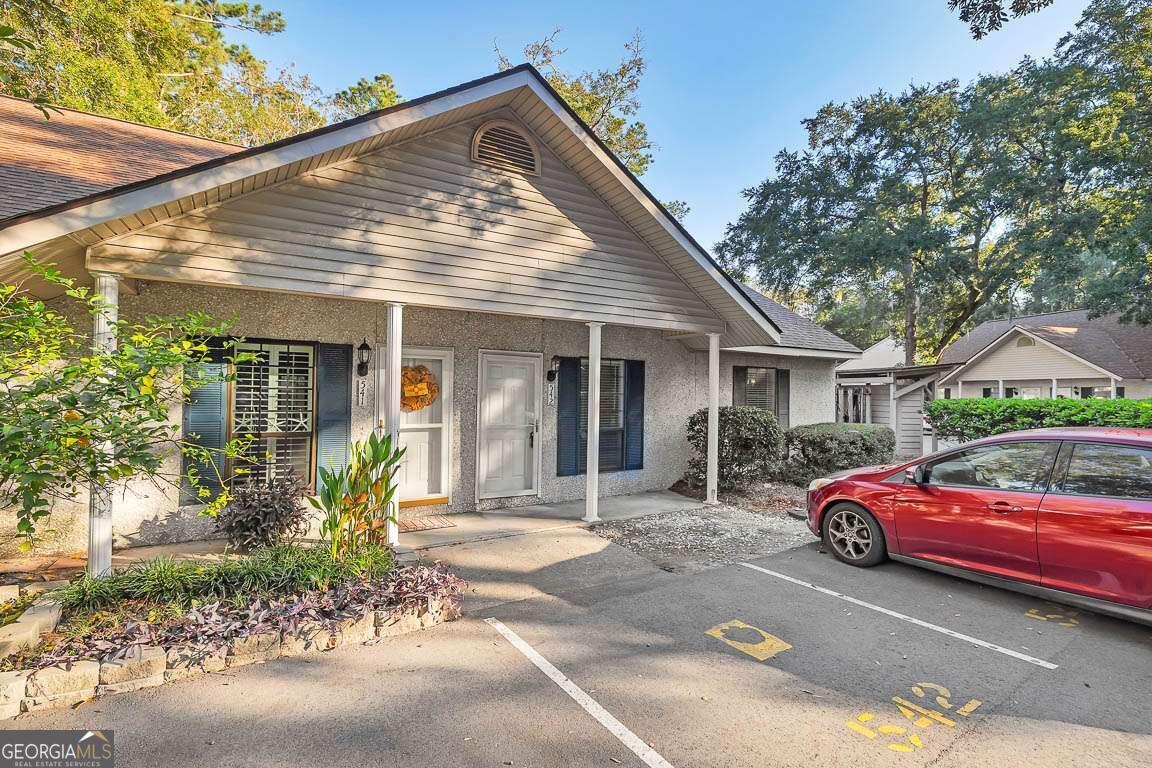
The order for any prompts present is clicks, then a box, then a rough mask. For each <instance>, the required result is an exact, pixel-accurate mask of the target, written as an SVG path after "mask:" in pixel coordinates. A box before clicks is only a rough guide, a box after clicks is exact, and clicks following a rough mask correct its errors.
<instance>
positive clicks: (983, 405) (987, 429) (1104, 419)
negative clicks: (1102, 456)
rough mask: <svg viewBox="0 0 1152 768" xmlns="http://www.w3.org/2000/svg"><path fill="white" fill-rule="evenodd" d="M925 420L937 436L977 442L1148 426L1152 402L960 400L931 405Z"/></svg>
mask: <svg viewBox="0 0 1152 768" xmlns="http://www.w3.org/2000/svg"><path fill="white" fill-rule="evenodd" d="M928 421H929V423H931V425H932V428H933V429H934V430H936V434H937V436H939V437H944V438H951V439H955V440H960V441H966V440H976V439H978V438H981V437H988V436H989V435H999V434H1003V433H1004V432H1016V431H1018V430H1021V429H1039V428H1041V427H1144V428H1148V427H1152V400H1080V399H1062V398H1056V399H1054V400H1052V399H1044V400H1024V399H1021V398H1015V397H1009V398H1003V399H1001V398H990V397H978V398H964V399H960V400H933V401H932V402H931V403H929V404H928Z"/></svg>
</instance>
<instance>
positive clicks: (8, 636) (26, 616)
mask: <svg viewBox="0 0 1152 768" xmlns="http://www.w3.org/2000/svg"><path fill="white" fill-rule="evenodd" d="M67 583H68V582H67V581H46V582H43V583H35V584H28V585H26V586H25V587H24V588H23V589H21V588H20V587H17V586H16V585H15V584H8V585H5V586H4V587H0V601H2V602H7V601H8V600H15V599H17V598H19V597H20V596H21V595H28V594H32V595H42V594H43V593H45V592H51V591H52V590H53V589H56V588H57V587H62V586H64V585H66V584H67ZM59 623H60V603H58V602H57V601H56V600H54V599H52V597H51V595H43V596H42V597H40V598H39V599H37V600H35V601H34V602H33V603H32V604H31V605H29V606H28V607H27V608H25V609H24V613H22V614H20V617H19V618H18V619H16V621H13V622H12V623H10V624H6V625H4V626H3V627H0V658H4V657H5V656H10V655H11V654H13V653H18V652H20V651H22V650H24V649H25V648H35V647H36V644H37V643H39V642H40V637H41V636H42V635H46V634H48V633H49V632H51V631H52V630H54V629H56V625H57V624H59ZM0 709H2V705H0Z"/></svg>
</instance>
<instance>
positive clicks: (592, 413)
mask: <svg viewBox="0 0 1152 768" xmlns="http://www.w3.org/2000/svg"><path fill="white" fill-rule="evenodd" d="M587 325H588V445H587V450H586V451H585V453H586V454H587V458H588V463H587V464H585V465H584V522H586V523H595V522H596V521H597V520H599V519H600V329H601V328H603V327H604V323H587Z"/></svg>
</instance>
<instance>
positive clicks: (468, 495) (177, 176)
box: [0, 66, 858, 551]
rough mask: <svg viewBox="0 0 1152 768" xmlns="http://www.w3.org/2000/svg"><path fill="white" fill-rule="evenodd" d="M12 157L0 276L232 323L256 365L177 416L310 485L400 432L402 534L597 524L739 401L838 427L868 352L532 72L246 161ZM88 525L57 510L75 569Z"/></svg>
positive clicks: (185, 527) (35, 152)
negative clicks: (755, 268) (487, 522)
mask: <svg viewBox="0 0 1152 768" xmlns="http://www.w3.org/2000/svg"><path fill="white" fill-rule="evenodd" d="M0 146H3V147H4V148H5V160H4V163H3V165H0V197H3V198H4V199H3V202H2V203H0V205H2V206H3V208H2V210H3V211H4V215H6V216H7V217H8V218H6V219H4V220H3V221H0V277H8V278H11V277H13V276H15V275H17V274H19V267H20V262H19V255H20V253H21V252H22V251H24V250H30V251H32V252H34V253H35V254H37V255H39V256H41V257H43V258H46V259H50V260H52V261H54V262H56V263H58V265H59V266H60V267H61V269H62V270H63V271H64V272H65V273H67V274H69V275H72V276H75V277H77V278H78V279H80V280H81V281H83V282H85V283H88V284H91V285H94V287H95V290H96V292H97V293H99V294H100V295H102V296H103V297H104V299H105V301H106V302H107V303H108V304H109V307H110V309H109V311H110V312H118V313H119V316H120V317H121V318H125V319H131V318H138V317H142V316H145V315H149V314H172V313H181V312H185V311H191V310H198V311H203V312H206V313H207V314H208V315H210V316H211V317H213V318H216V319H220V320H229V321H231V322H232V324H233V328H234V332H235V333H236V334H238V335H242V336H244V337H245V338H246V339H247V344H246V346H247V348H248V349H250V350H252V351H254V352H256V353H258V356H259V358H260V360H259V363H258V364H245V365H241V366H237V367H238V370H237V371H236V372H235V373H236V377H235V381H234V382H232V383H231V384H228V385H224V384H220V385H215V386H211V387H204V388H201V389H200V390H198V391H196V392H194V393H193V398H192V402H191V403H190V404H188V405H187V406H185V407H183V408H179V407H178V408H177V409H175V412H174V413H173V414H172V418H173V419H174V421H175V422H177V423H182V424H183V428H184V431H185V434H186V435H190V436H191V435H194V436H196V439H197V440H198V441H199V442H201V443H202V444H204V445H206V446H209V447H211V446H215V445H220V444H222V443H223V442H224V441H226V440H227V439H228V438H229V437H230V436H232V435H236V434H254V435H255V436H256V438H257V441H256V446H257V448H256V450H254V451H253V454H252V457H251V458H252V459H253V460H254V461H255V462H256V464H255V468H254V472H253V477H255V478H257V479H259V478H267V477H274V476H279V475H282V474H283V473H285V472H287V471H289V470H293V471H295V472H296V473H297V474H299V475H300V476H301V477H303V478H305V479H307V480H308V481H310V482H315V478H316V468H317V466H326V465H337V464H340V463H342V462H344V461H346V458H347V454H348V446H349V443H350V441H351V440H356V439H360V438H363V437H364V436H366V435H367V434H369V433H370V432H371V431H373V430H384V431H387V432H389V433H392V434H395V435H396V436H397V437H398V439H399V440H400V442H401V443H402V444H403V445H404V446H405V447H406V448H407V457H406V460H405V463H404V467H403V471H402V475H401V498H402V507H403V508H404V509H403V515H405V516H408V515H416V514H423V513H426V512H442V511H450V512H458V511H468V510H477V509H492V508H498V507H507V506H512V505H520V504H533V503H541V502H559V501H567V500H578V499H584V500H585V510H586V514H587V515H588V516H590V517H594V516H595V514H596V505H597V499H598V498H599V497H600V496H601V495H611V494H623V493H631V492H639V491H646V490H652V489H663V488H667V487H668V486H669V485H671V484H672V483H674V482H675V481H676V480H677V479H679V477H680V476H681V475H682V473H683V471H684V469H685V465H686V461H687V459H688V457H689V454H690V449H689V446H688V444H687V441H686V439H685V427H686V422H687V419H688V417H689V415H690V414H691V413H692V412H694V411H696V410H698V409H700V408H704V407H710V408H718V407H719V405H721V404H723V403H725V402H729V394H728V393H729V392H731V393H732V394H733V396H734V397H735V398H736V400H737V401H742V402H746V403H747V402H754V403H757V404H761V405H763V406H764V407H768V408H772V409H773V410H774V411H775V412H777V413H779V414H780V415H781V418H782V420H783V421H784V422H785V423H789V424H792V425H795V424H801V423H808V422H818V421H830V420H832V419H833V418H834V412H833V408H832V403H833V392H834V387H835V382H834V366H835V365H836V364H837V363H838V362H840V361H842V360H844V359H847V358H850V357H854V356H856V355H857V354H858V352H857V351H856V350H855V348H853V347H851V345H848V344H846V343H845V342H843V341H841V340H839V339H836V338H835V337H833V336H831V335H830V334H827V332H824V331H823V330H822V329H819V328H818V327H816V326H814V325H813V324H811V323H810V322H808V321H805V320H803V319H802V318H800V317H798V316H797V315H795V314H793V313H791V312H788V311H787V310H785V309H784V308H782V307H780V306H779V305H777V304H775V303H773V302H771V301H769V300H767V299H765V298H764V297H762V296H760V295H759V294H756V293H754V292H749V291H748V290H747V289H746V288H744V287H743V286H741V285H739V284H738V283H736V282H735V281H733V280H732V279H731V278H729V277H728V276H727V275H726V274H724V273H723V271H722V270H721V269H720V268H719V267H718V266H717V265H716V264H715V263H714V262H713V261H712V259H711V258H710V257H709V255H708V253H707V252H706V251H705V250H704V249H703V248H701V247H700V246H699V245H698V244H697V243H696V242H695V241H694V240H693V239H692V238H691V237H690V236H689V235H688V234H687V232H686V231H685V230H684V229H683V228H682V227H681V226H680V225H679V224H678V223H677V222H676V221H675V220H674V219H673V218H672V217H670V216H669V215H668V214H667V212H666V211H665V210H664V209H663V208H662V207H661V206H660V204H659V203H658V202H657V201H656V200H655V199H654V198H653V197H652V195H651V194H649V193H648V192H647V190H645V189H644V187H643V186H642V185H641V184H640V183H639V182H638V181H637V180H636V179H635V178H634V177H633V176H632V175H631V174H630V173H629V172H628V171H627V170H626V169H625V168H624V166H623V165H622V164H620V162H619V161H618V160H617V159H616V158H615V157H613V156H612V155H611V153H610V152H608V151H607V150H606V149H605V147H604V146H603V145H602V144H601V143H600V142H599V141H598V140H597V139H596V138H595V137H594V136H593V134H592V133H591V132H590V131H589V130H588V128H587V127H586V126H585V125H584V124H583V123H582V122H580V120H579V119H578V118H577V117H576V116H575V114H574V113H573V112H572V111H571V110H570V109H568V108H567V106H566V105H565V104H564V103H563V101H562V100H561V99H560V97H558V96H557V95H556V93H555V92H554V91H553V90H552V89H551V88H550V87H549V86H548V84H547V82H546V81H545V80H544V79H543V78H542V77H541V76H540V75H539V73H537V72H536V71H535V70H534V69H532V68H530V67H527V66H521V67H517V68H514V69H510V70H507V71H505V72H503V73H500V74H498V75H493V76H491V77H487V78H483V79H480V80H476V81H473V82H470V83H466V84H463V85H460V86H457V87H454V88H451V89H449V90H446V91H442V92H439V93H436V94H432V95H430V96H427V97H424V98H420V99H416V100H413V101H409V102H406V103H404V104H401V105H398V106H395V107H391V108H388V109H385V110H381V111H378V112H373V113H370V114H367V115H364V116H362V117H359V118H355V119H352V120H348V121H346V122H342V123H339V124H336V125H332V126H329V127H325V128H322V129H319V130H316V131H312V132H309V133H306V134H302V135H300V136H295V137H292V138H289V139H285V140H282V141H278V142H274V143H272V144H268V145H265V146H261V147H256V148H252V149H241V148H238V147H233V146H230V145H226V144H219V143H216V142H210V141H203V140H201V139H196V138H192V137H189V136H184V135H181V134H178V133H172V132H168V131H162V130H158V129H154V128H147V127H144V126H139V125H134V124H131V123H124V122H121V121H117V120H110V119H106V118H100V117H95V116H91V115H85V114H81V113H77V112H72V111H68V110H65V111H63V112H62V113H60V114H55V113H54V114H53V115H52V119H51V120H48V121H45V120H44V119H43V118H42V117H41V116H40V115H39V113H38V112H37V110H35V109H34V108H33V107H31V106H30V105H27V104H25V103H23V102H19V101H15V100H11V99H3V100H0ZM32 285H33V289H34V290H37V291H38V292H39V293H40V295H42V296H43V297H44V298H45V299H49V300H55V299H56V298H57V297H58V295H59V291H54V290H52V289H51V288H50V287H48V286H43V285H37V284H35V283H33V284H32ZM721 350H724V351H721ZM727 350H734V351H727ZM216 365H221V366H222V365H223V363H216ZM597 369H599V371H600V375H599V376H595V375H594V373H593V372H594V371H596V370H597ZM734 374H735V379H736V383H734V384H730V381H731V380H732V377H733V375H734ZM597 382H598V384H597ZM713 457H715V454H713ZM714 461H715V459H714ZM590 467H591V468H592V469H593V470H594V471H593V472H591V473H590V474H589V473H588V472H587V470H588V468H590ZM167 469H168V470H169V471H170V472H172V474H173V475H176V474H178V473H179V471H180V469H181V468H180V466H179V464H178V460H177V459H175V458H174V459H172V460H171V462H170V465H169V466H168V468H167ZM225 469H226V468H225ZM713 477H714V473H713ZM712 486H713V487H712V488H710V489H709V493H710V495H711V496H714V495H715V490H714V483H712ZM97 498H100V497H99V496H98V497H97ZM192 501H193V499H192V497H191V496H190V495H189V494H188V493H187V490H186V489H185V490H184V491H183V492H182V491H180V490H179V489H169V488H155V487H152V486H150V485H144V484H141V483H134V484H132V485H131V486H130V487H129V488H127V489H123V488H118V489H115V493H114V495H113V506H112V509H111V510H108V509H105V508H100V509H98V510H97V511H98V514H96V515H94V516H93V520H95V521H97V524H99V525H106V524H107V520H108V517H109V516H110V517H111V525H112V527H113V529H114V533H115V540H116V542H117V543H118V544H119V545H127V544H145V543H157V542H162V541H177V540H183V539H188V538H194V537H197V536H202V535H204V534H205V533H207V532H208V530H209V526H210V523H209V522H207V521H205V520H204V519H203V518H199V517H198V516H197V511H198V507H197V506H196V505H195V504H193V503H191V502H192ZM87 510H88V507H87V502H86V501H84V502H83V503H81V501H80V500H77V501H76V502H75V503H71V504H58V505H57V506H56V508H55V509H54V512H53V516H52V519H51V527H52V528H54V529H55V530H56V531H57V538H56V540H55V544H54V546H55V547H56V548H57V549H60V550H66V549H70V548H71V549H75V548H77V547H81V546H83V542H84V541H85V539H86V530H87V528H88V523H89V521H88V511H87ZM101 521H102V522H101ZM11 528H12V518H8V521H7V524H6V525H5V529H6V531H5V532H10V531H11ZM8 551H11V549H9V550H8Z"/></svg>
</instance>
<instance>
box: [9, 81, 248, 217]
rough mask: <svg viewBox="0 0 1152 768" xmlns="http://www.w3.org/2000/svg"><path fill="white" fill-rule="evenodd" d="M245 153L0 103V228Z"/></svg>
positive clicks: (119, 123)
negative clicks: (47, 210) (21, 218)
mask: <svg viewBox="0 0 1152 768" xmlns="http://www.w3.org/2000/svg"><path fill="white" fill-rule="evenodd" d="M241 149H242V147H238V146H235V145H233V144H226V143H224V142H219V141H211V140H209V139H202V138H199V137H197V136H189V135H188V134H185V133H177V132H175V131H168V130H164V129H162V128H153V127H151V126H147V125H140V124H139V123H130V122H127V121H125V120H117V119H114V118H111V117H102V116H100V115H93V114H89V113H87V112H78V111H76V110H72V109H59V110H57V109H55V108H54V109H52V110H50V111H49V118H48V119H45V118H44V115H43V113H41V112H40V110H39V109H37V108H36V107H34V106H32V105H31V104H30V103H28V102H27V101H23V100H21V99H14V98H12V97H11V96H0V158H2V159H0V189H3V190H4V194H3V195H0V222H2V220H5V219H13V218H15V217H18V216H21V215H23V214H27V213H30V212H33V211H36V210H41V209H45V208H51V207H53V206H57V205H60V204H66V203H69V202H72V201H74V200H78V199H82V198H85V197H88V196H90V195H93V194H97V193H100V192H105V191H107V190H110V189H114V188H116V187H120V186H122V185H124V184H129V183H131V182H135V181H141V180H144V179H149V178H152V177H154V176H158V175H160V174H162V173H167V172H169V171H174V170H177V169H180V168H186V167H188V166H190V165H195V164H197V163H201V162H204V161H205V160H212V159H215V158H219V157H223V156H225V155H230V154H232V153H234V152H238V151H240V150H241Z"/></svg>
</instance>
